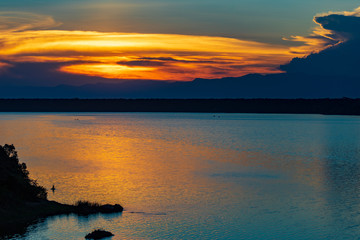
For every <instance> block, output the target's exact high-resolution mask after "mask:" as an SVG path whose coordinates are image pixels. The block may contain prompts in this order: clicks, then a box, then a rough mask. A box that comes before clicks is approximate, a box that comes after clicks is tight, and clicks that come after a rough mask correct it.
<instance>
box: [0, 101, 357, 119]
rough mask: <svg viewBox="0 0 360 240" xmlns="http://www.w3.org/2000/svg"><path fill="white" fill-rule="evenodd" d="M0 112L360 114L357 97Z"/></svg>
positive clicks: (5, 108)
mask: <svg viewBox="0 0 360 240" xmlns="http://www.w3.org/2000/svg"><path fill="white" fill-rule="evenodd" d="M0 112H197V113H289V114H296V113H299V114H328V115H360V99H350V98H340V99H0Z"/></svg>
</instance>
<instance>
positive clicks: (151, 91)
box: [0, 14, 360, 98]
mask: <svg viewBox="0 0 360 240" xmlns="http://www.w3.org/2000/svg"><path fill="white" fill-rule="evenodd" d="M315 21H316V22H317V23H318V24H319V25H321V26H322V28H323V29H326V30H329V32H328V33H327V34H326V36H318V37H323V38H325V39H327V41H328V42H329V44H330V47H328V48H326V49H325V50H323V51H321V52H319V53H313V54H310V55H309V56H307V57H305V58H295V59H293V60H292V61H291V62H290V63H289V64H286V65H283V66H280V69H281V70H283V71H285V73H281V74H269V75H259V74H250V75H246V76H243V77H240V78H223V79H195V80H194V81H192V82H161V81H146V80H139V81H125V80H124V81H121V82H120V83H116V84H115V83H114V80H106V81H107V82H105V83H104V79H99V78H89V77H87V76H74V75H67V74H64V73H58V72H55V70H54V69H56V68H57V67H58V65H57V64H50V65H48V66H46V67H47V69H49V70H48V71H47V72H45V73H43V75H42V76H39V74H38V72H40V69H44V66H43V65H42V64H34V63H32V64H30V63H27V64H19V65H17V66H15V67H14V68H12V69H11V71H9V72H7V73H6V74H3V75H2V77H1V78H0V82H1V83H2V87H1V88H0V97H2V98H73V97H79V98H119V97H120V98H327V97H329V98H338V97H354V98H355V97H356V98H359V97H360V17H358V16H357V15H355V14H353V15H343V14H330V15H326V16H321V17H316V18H315ZM153 60H154V59H141V61H135V62H132V63H130V64H132V65H135V66H137V65H140V64H144V62H145V63H146V65H154V64H165V63H163V61H162V60H164V59H156V60H157V61H156V62H154V61H153ZM17 72H21V73H22V76H27V77H26V78H24V77H19V76H18V75H17ZM46 79H48V81H51V82H53V83H56V82H63V83H64V82H65V84H66V82H68V83H69V84H71V83H72V82H74V79H75V80H76V82H78V83H80V84H81V82H85V81H86V82H89V79H91V80H92V82H93V84H87V85H82V86H71V85H59V86H47V87H36V86H30V87H29V86H27V87H16V86H11V84H15V85H16V84H18V85H23V86H24V85H27V84H26V83H27V82H32V83H34V80H37V81H38V82H39V83H40V82H42V83H43V82H44V80H46ZM64 80H65V81H64ZM66 80H68V81H66ZM100 81H101V82H102V83H101V84H100V83H97V82H100ZM117 81H119V80H117Z"/></svg>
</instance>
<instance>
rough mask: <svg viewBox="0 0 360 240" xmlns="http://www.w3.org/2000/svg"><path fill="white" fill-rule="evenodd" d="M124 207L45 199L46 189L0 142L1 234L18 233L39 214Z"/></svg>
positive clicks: (112, 209)
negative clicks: (32, 177)
mask: <svg viewBox="0 0 360 240" xmlns="http://www.w3.org/2000/svg"><path fill="white" fill-rule="evenodd" d="M122 211H123V207H122V206H120V205H118V204H115V205H99V204H96V203H90V202H87V201H78V202H77V203H76V204H75V205H67V204H60V203H58V202H55V201H48V200H47V191H46V189H45V188H44V187H42V186H39V185H38V183H37V182H36V181H35V180H32V179H30V178H29V171H28V170H27V168H26V164H25V163H20V162H19V160H18V156H17V152H16V151H15V147H14V146H13V145H7V144H5V145H4V146H1V145H0V236H1V235H4V234H11V233H19V231H22V230H24V229H26V226H28V225H29V224H31V223H32V222H33V221H35V220H37V219H38V218H41V217H47V216H51V215H58V214H70V213H76V214H80V215H88V214H92V213H114V212H122Z"/></svg>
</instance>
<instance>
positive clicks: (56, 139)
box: [0, 113, 360, 239]
mask: <svg viewBox="0 0 360 240" xmlns="http://www.w3.org/2000/svg"><path fill="white" fill-rule="evenodd" d="M358 132H360V121H359V119H352V118H351V117H336V116H334V117H322V116H306V117H301V116H296V117H295V116H292V115H284V116H278V115H260V116H257V115H239V114H237V115H236V114H235V115H231V114H227V115H225V114H224V115H222V116H221V118H220V119H218V118H216V119H214V118H213V116H212V114H151V113H149V114H140V113H134V114H128V113H123V114H1V115H0V144H5V143H13V144H14V145H15V147H16V148H17V150H18V152H19V156H20V160H21V161H23V162H26V163H27V165H28V167H29V170H30V172H31V177H33V178H35V179H37V180H38V182H39V183H40V184H41V185H43V186H45V187H47V188H48V189H50V187H51V186H52V184H55V186H56V191H55V193H54V194H53V193H52V192H49V199H51V200H56V201H59V202H63V203H73V202H75V201H76V200H79V199H84V200H89V201H97V202H100V203H120V204H122V205H124V207H125V209H126V210H127V211H128V212H132V211H134V212H146V213H155V214H160V215H159V216H160V217H158V218H151V219H149V218H146V215H139V216H138V215H130V214H129V215H126V214H125V215H124V216H123V217H124V218H126V219H127V221H121V219H117V220H116V223H113V224H114V229H115V230H116V231H118V232H119V233H120V232H122V233H123V234H125V235H124V236H130V237H129V238H132V237H133V235H132V234H134V232H133V228H134V227H136V228H139V231H143V233H144V234H147V235H146V236H153V237H154V238H156V237H157V236H158V234H159V232H162V233H163V234H164V236H165V235H166V234H168V233H169V232H172V233H174V234H175V235H174V236H178V237H179V236H188V235H186V234H185V233H186V231H189V232H191V233H192V234H195V235H194V236H196V234H200V233H199V231H203V232H204V234H205V236H213V234H215V235H216V236H224V235H223V234H228V235H227V236H230V237H234V236H240V235H239V234H240V233H241V236H253V235H252V234H254V233H255V232H256V234H258V235H256V236H258V237H259V238H260V239H261V238H263V239H264V238H265V239H266V236H273V237H274V236H278V234H279V233H281V234H282V236H283V237H284V236H286V237H288V236H294V235H296V234H299V233H302V232H303V231H302V230H301V231H298V230H299V228H301V229H305V230H307V232H308V233H309V235H307V236H317V237H319V238H320V237H321V236H326V234H337V233H338V232H347V233H348V234H350V235H351V234H353V233H354V227H352V228H348V227H351V226H355V225H356V224H358V223H360V219H358V218H350V217H349V216H353V215H354V214H356V212H357V211H358V210H357V209H358V208H359V206H360V201H359V200H358V199H360V192H359V190H358V188H357V186H358V183H360V173H359V172H360V171H359V170H358V169H360V168H359V164H358V163H357V159H359V156H360V155H359V154H358V153H360V147H358V146H360V145H359V144H358V143H359V137H357V136H358V134H357V133H358ZM163 213H164V215H162V214H163ZM154 216H157V215H154ZM129 219H132V220H129ZM61 221H63V220H61ZM61 221H60V222H61ZM64 221H65V220H64ZM119 221H120V222H119ZM95 222H96V221H95ZM64 224H66V221H65V222H64ZM143 224H144V225H143ZM55 225H56V224H55ZM119 226H121V227H124V228H127V229H128V232H124V229H123V228H121V229H120V228H119ZM199 226H200V227H199ZM259 226H260V227H261V229H262V230H263V232H264V233H267V234H268V235H261V234H262V233H261V232H258V229H259ZM359 226H360V225H359ZM336 227H343V229H340V228H339V229H340V230H339V229H338V228H336ZM318 229H321V230H320V231H318ZM334 229H335V230H334ZM155 230H156V231H155ZM74 231H77V230H76V229H75V230H74ZM154 231H155V232H154ZM211 231H212V232H211ZM60 232H61V231H60ZM126 234H128V235H126ZM139 234H140V232H139ZM181 234H185V235H181ZM189 234H190V233H189ZM246 234H248V235H246ZM215 235H214V236H215ZM300 235H301V234H300ZM300 235H298V236H300ZM144 236H145V235H141V234H140V235H138V238H144ZM351 236H352V235H351ZM286 237H284V239H285V238H286ZM150 238H151V237H150ZM184 238H186V237H184ZM298 239H302V238H298Z"/></svg>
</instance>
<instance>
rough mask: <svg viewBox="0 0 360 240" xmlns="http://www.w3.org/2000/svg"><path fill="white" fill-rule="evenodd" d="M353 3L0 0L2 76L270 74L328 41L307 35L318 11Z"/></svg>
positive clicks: (316, 32) (182, 78) (175, 77)
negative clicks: (26, 70) (27, 71)
mask: <svg viewBox="0 0 360 240" xmlns="http://www.w3.org/2000/svg"><path fill="white" fill-rule="evenodd" d="M357 4H358V3H357V2H356V1H352V0H344V1H341V2H339V1H332V0H331V1H329V0H327V1H325V0H318V1H316V3H314V2H311V1H298V2H293V1H285V0H275V1H271V2H270V1H267V0H257V1H250V0H241V1H240V0H238V1H234V0H224V1H214V0H198V1H188V0H185V1H173V0H157V1H145V0H132V1H130V0H122V1H119V0H118V1H115V0H103V1H92V0H86V1H85V0H78V1H76V2H75V1H69V0H63V1H52V0H48V1H42V0H26V1H25V0H24V1H22V0H19V1H10V0H9V1H8V0H4V1H1V3H0V9H1V12H0V33H1V37H0V50H1V51H0V74H2V73H6V72H7V71H8V70H9V69H11V68H14V67H15V66H16V65H17V64H19V63H58V64H59V65H58V67H57V68H56V69H54V71H57V72H62V73H68V74H75V75H83V76H96V77H101V78H105V79H153V80H180V81H190V80H193V79H194V78H221V77H236V76H242V75H245V74H248V73H277V72H280V70H279V68H278V66H279V65H281V64H285V63H287V62H289V61H290V60H291V59H292V58H294V57H302V56H305V55H307V54H309V53H311V52H312V51H319V50H321V49H323V48H324V47H326V46H327V45H328V44H333V43H335V42H332V43H329V37H326V31H325V30H324V29H321V28H319V27H318V28H317V29H315V30H314V29H313V28H314V27H315V26H316V24H314V23H313V22H312V19H313V17H314V16H315V15H317V14H318V13H322V12H328V11H330V10H334V9H335V10H349V11H350V10H352V9H354V8H356V7H357ZM314 36H320V37H314ZM324 36H325V38H324ZM332 40H333V39H332ZM44 67H46V66H45V65H44ZM20 75H21V73H20Z"/></svg>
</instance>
